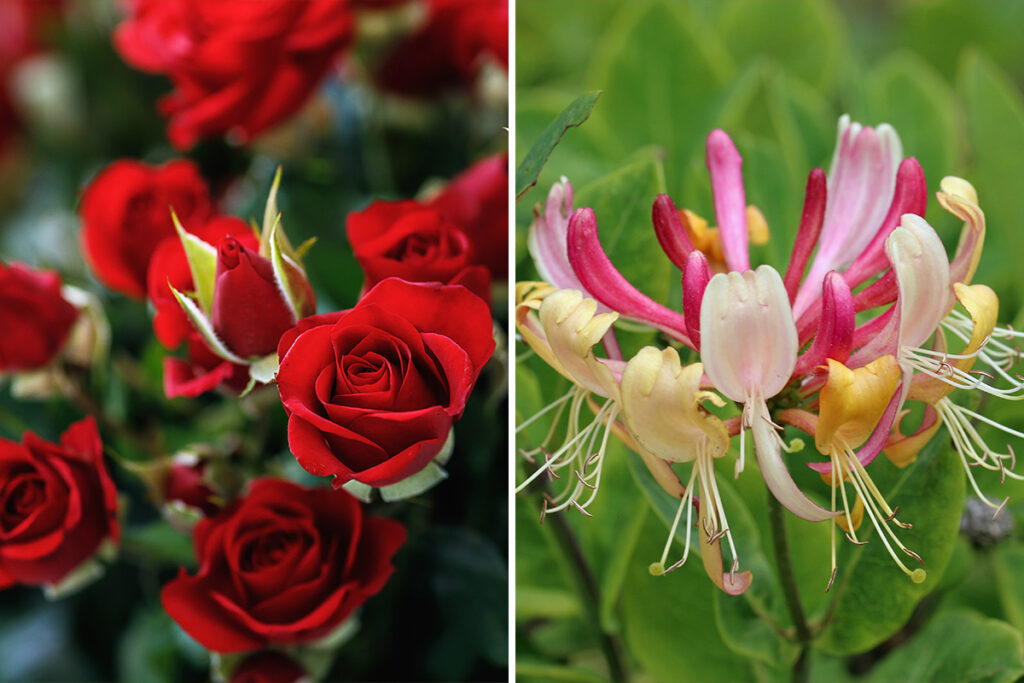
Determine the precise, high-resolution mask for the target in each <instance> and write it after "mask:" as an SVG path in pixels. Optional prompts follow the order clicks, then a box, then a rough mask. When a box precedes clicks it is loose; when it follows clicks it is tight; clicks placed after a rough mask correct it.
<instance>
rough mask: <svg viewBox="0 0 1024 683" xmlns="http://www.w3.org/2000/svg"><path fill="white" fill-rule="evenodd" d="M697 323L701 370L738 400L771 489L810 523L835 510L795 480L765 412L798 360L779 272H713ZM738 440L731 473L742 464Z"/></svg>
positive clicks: (760, 269) (766, 269)
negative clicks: (823, 505) (825, 506)
mask: <svg viewBox="0 0 1024 683" xmlns="http://www.w3.org/2000/svg"><path fill="white" fill-rule="evenodd" d="M700 329H701V357H702V359H703V361H704V371H705V372H706V373H707V375H708V377H709V378H710V379H711V382H712V384H713V385H714V386H715V388H716V389H717V390H718V391H720V392H721V393H723V394H725V395H726V396H728V397H729V398H731V399H732V400H734V401H737V402H739V403H742V404H743V422H742V427H741V430H745V429H747V428H749V429H750V430H751V431H752V432H753V436H754V450H755V453H756V454H757V461H758V465H759V466H760V468H761V474H762V476H763V477H764V480H765V484H767V486H768V488H769V490H771V492H772V494H773V495H774V496H775V497H776V498H778V500H779V502H780V503H782V504H783V505H784V506H786V508H788V509H789V510H790V511H791V512H792V513H793V514H795V515H797V516H798V517H802V518H804V519H807V520H810V521H813V522H820V521H823V520H826V519H829V518H830V517H833V516H834V515H833V514H832V513H830V512H829V511H827V510H824V509H823V508H821V507H820V506H819V505H817V504H816V503H815V502H813V501H812V500H811V499H809V498H808V497H807V496H806V495H804V493H803V492H802V491H800V489H799V488H797V485H796V484H795V483H794V482H793V478H792V477H791V476H790V474H789V470H787V469H786V464H785V462H783V460H782V439H781V438H780V437H779V435H778V434H777V433H776V432H775V427H774V424H773V422H772V420H771V416H770V415H769V413H768V405H767V403H766V400H767V399H769V398H771V397H773V396H775V395H776V394H777V393H779V392H780V391H782V389H783V387H785V386H786V384H787V383H788V382H789V377H790V375H791V374H792V372H793V367H794V365H795V364H796V352H797V338H796V325H795V324H794V323H793V313H792V311H791V309H790V307H789V296H788V295H787V293H786V288H785V286H784V285H783V284H782V278H781V277H779V274H778V273H777V272H776V271H775V269H774V268H771V267H770V266H760V267H758V269H757V270H756V271H752V270H748V271H746V272H744V273H728V274H725V273H719V274H718V275H716V276H714V277H713V278H711V282H709V283H708V286H707V289H706V290H705V292H704V300H703V302H702V303H701V313H700ZM742 434H743V431H741V437H742ZM740 443H741V446H740V459H739V461H738V462H737V463H736V474H737V476H738V475H739V473H740V472H742V471H743V458H744V453H743V451H744V448H743V442H742V440H741V442H740Z"/></svg>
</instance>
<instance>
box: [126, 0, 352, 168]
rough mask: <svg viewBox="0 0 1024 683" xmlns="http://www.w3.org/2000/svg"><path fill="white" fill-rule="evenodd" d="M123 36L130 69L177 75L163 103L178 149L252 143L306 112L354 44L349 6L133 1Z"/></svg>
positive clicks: (332, 2)
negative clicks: (232, 138)
mask: <svg viewBox="0 0 1024 683" xmlns="http://www.w3.org/2000/svg"><path fill="white" fill-rule="evenodd" d="M128 7H129V15H128V17H127V18H126V19H125V20H124V21H123V22H122V23H121V24H120V25H119V26H118V27H117V30H116V32H115V33H114V46H115V47H116V48H117V50H118V52H120V54H121V56H122V57H123V58H124V59H125V61H127V62H128V63H129V64H132V65H133V66H135V67H137V68H139V69H142V70H144V71H149V72H152V73H158V74H164V75H166V76H168V77H169V78H170V79H171V81H172V82H173V84H174V91H173V92H172V93H171V94H169V95H167V96H166V97H164V98H163V99H162V100H161V101H160V109H161V110H162V111H163V113H164V114H166V115H168V116H170V117H171V120H170V123H169V125H168V129H167V135H168V137H169V138H170V140H171V142H172V143H173V144H174V145H175V146H176V147H178V148H179V149H185V148H188V147H190V146H191V145H192V144H194V143H195V141H196V140H197V139H198V138H201V137H209V136H216V135H222V134H224V133H227V132H229V131H232V132H236V133H238V134H239V135H240V136H243V137H244V138H245V140H248V139H250V138H252V137H255V136H256V135H259V134H260V133H262V132H263V131H265V130H267V129H268V128H270V127H271V126H273V125H274V124H276V123H279V122H280V121H282V120H283V119H285V118H287V117H289V116H291V115H292V114H293V113H295V112H296V111H298V110H299V109H300V108H301V107H302V105H303V104H304V103H305V101H306V100H307V99H308V97H309V96H310V94H311V93H312V92H313V90H314V89H315V88H316V86H317V85H318V84H319V83H320V81H321V80H322V79H323V78H324V76H325V75H326V74H327V72H328V70H329V69H330V68H331V65H332V64H333V63H334V60H335V58H336V57H337V56H338V54H339V53H340V52H341V51H342V50H343V49H345V48H346V47H348V45H349V44H350V43H351V41H352V32H353V20H352V12H351V9H350V7H349V4H348V2H347V0H307V1H305V2H294V1H293V0H261V1H260V2H251V1H250V0H220V1H219V2H203V1H200V0H134V1H131V2H129V3H128Z"/></svg>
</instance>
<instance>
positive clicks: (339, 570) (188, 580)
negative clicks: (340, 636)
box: [160, 479, 405, 652]
mask: <svg viewBox="0 0 1024 683" xmlns="http://www.w3.org/2000/svg"><path fill="white" fill-rule="evenodd" d="M404 542H405V529H404V528H403V527H402V525H400V524H399V523H397V522H394V521H391V520H388V519H378V518H375V517H365V516H364V515H363V509H362V507H361V506H360V504H359V503H358V501H356V499H355V498H352V497H351V496H350V495H348V494H347V493H345V492H344V491H335V490H331V489H306V488H303V487H301V486H298V485H296V484H293V483H291V482H289V481H285V480H282V479H260V480H256V481H254V482H253V484H252V487H251V489H250V491H249V495H248V496H246V497H244V498H242V499H239V500H237V501H235V502H234V503H232V504H231V505H229V506H228V507H227V508H225V509H224V510H223V511H222V512H220V513H219V514H218V515H216V516H215V517H208V518H206V519H203V520H201V521H200V522H199V523H198V524H197V525H196V528H195V534H194V543H195V551H196V559H197V561H198V563H199V571H198V573H197V574H196V575H195V576H188V575H187V574H186V573H185V570H184V569H182V570H181V573H180V574H179V575H178V577H177V578H176V579H174V580H173V581H171V582H170V583H169V584H167V585H166V586H164V589H163V592H162V594H161V596H160V597H161V601H162V602H163V606H164V609H165V610H167V613H168V614H170V615H171V618H173V619H174V620H175V621H176V622H178V624H179V625H180V626H181V627H182V628H183V629H184V630H185V631H186V632H187V633H188V634H189V635H190V636H192V637H193V638H195V639H196V640H197V641H199V643H201V644H202V645H203V646H204V647H206V648H207V649H209V650H212V651H214V652H241V651H245V650H255V649H259V648H262V647H265V646H267V645H270V644H274V643H279V644H293V643H303V642H309V641H314V640H318V639H320V638H323V637H324V636H326V635H328V634H329V633H331V631H333V630H334V629H335V628H336V627H337V626H338V625H339V624H340V623H341V622H342V621H344V619H345V618H346V617H348V616H349V614H351V613H352V610H354V609H355V608H356V607H358V606H359V605H361V604H362V603H363V602H364V601H365V600H366V599H367V598H368V597H370V596H371V595H374V594H375V593H377V592H378V591H380V589H381V588H382V587H383V586H384V583H385V582H386V581H387V579H388V577H389V576H390V575H391V572H392V569H393V567H392V566H391V557H392V556H393V555H394V554H395V552H396V551H397V550H398V548H399V547H400V546H401V545H402V543H404Z"/></svg>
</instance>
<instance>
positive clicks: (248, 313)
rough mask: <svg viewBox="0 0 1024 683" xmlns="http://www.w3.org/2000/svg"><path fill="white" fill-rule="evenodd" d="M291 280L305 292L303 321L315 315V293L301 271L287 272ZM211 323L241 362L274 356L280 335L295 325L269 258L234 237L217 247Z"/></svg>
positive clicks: (289, 270) (302, 294)
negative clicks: (250, 358) (239, 357)
mask: <svg viewBox="0 0 1024 683" xmlns="http://www.w3.org/2000/svg"><path fill="white" fill-rule="evenodd" d="M288 275H289V276H290V280H291V283H292V285H293V287H295V289H296V290H298V291H300V292H301V294H300V300H301V301H302V307H301V308H300V310H299V314H300V316H302V317H305V316H307V315H310V314H311V313H313V312H314V311H315V310H316V299H315V297H314V295H313V289H312V288H311V287H310V286H309V282H308V281H307V280H306V278H305V277H303V276H302V274H301V273H299V272H298V271H297V270H295V269H288ZM212 321H213V330H214V332H216V333H217V336H219V337H220V338H221V340H222V341H223V342H224V344H225V345H226V346H227V347H228V349H230V350H231V351H232V352H233V353H235V354H237V355H239V356H241V357H242V358H249V357H253V356H265V355H267V354H268V353H273V352H274V350H276V349H277V342H278V340H280V339H281V335H282V334H283V333H284V332H285V330H287V329H289V328H291V327H293V326H294V325H295V322H296V320H295V316H294V314H293V313H292V308H291V305H290V304H289V302H288V301H287V300H286V298H285V297H284V296H283V295H282V294H281V290H280V289H279V288H278V286H277V282H276V280H275V278H274V267H273V265H271V263H270V259H267V258H264V257H262V256H260V255H259V254H257V253H256V252H254V251H253V250H252V249H249V248H248V247H246V246H245V245H243V244H241V243H240V242H239V241H238V240H236V239H235V238H233V237H225V238H224V239H222V240H221V242H220V244H219V245H218V247H217V275H216V284H215V285H214V288H213V316H212Z"/></svg>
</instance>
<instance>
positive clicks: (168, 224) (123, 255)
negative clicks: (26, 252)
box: [79, 159, 211, 298]
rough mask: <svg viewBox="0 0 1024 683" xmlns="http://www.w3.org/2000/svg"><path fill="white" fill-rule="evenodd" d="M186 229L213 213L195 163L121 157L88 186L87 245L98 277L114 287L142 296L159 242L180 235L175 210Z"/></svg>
mask: <svg viewBox="0 0 1024 683" xmlns="http://www.w3.org/2000/svg"><path fill="white" fill-rule="evenodd" d="M171 208H173V209H174V211H175V213H177V215H178V218H179V219H180V220H181V223H182V225H184V226H185V227H186V229H192V227H193V226H194V225H198V224H202V223H203V222H204V221H206V219H207V218H208V217H209V216H210V213H211V206H210V194H209V191H208V190H207V187H206V183H205V182H204V181H203V179H202V177H201V176H200V175H199V169H198V168H196V165H195V164H193V163H192V162H191V161H184V160H177V161H171V162H168V163H166V164H164V165H162V166H149V165H147V164H143V163H140V162H138V161H131V160H127V159H124V160H120V161H115V162H114V163H112V164H110V165H109V166H107V167H106V168H104V169H103V170H102V171H100V172H99V174H97V176H96V177H95V178H94V179H93V180H92V182H91V183H89V186H88V187H86V188H85V193H84V194H83V196H82V205H81V207H80V209H79V211H80V213H81V216H82V249H83V251H84V253H85V257H86V260H87V261H88V262H89V266H90V267H91V268H92V271H93V273H95V275H96V277H97V278H98V279H99V280H100V282H102V283H103V284H105V285H106V286H107V287H110V288H111V289H113V290H115V291H118V292H121V293H122V294H127V295H128V296H133V297H138V298H142V297H144V296H145V295H146V271H147V269H148V268H149V261H150V259H151V258H152V256H153V252H154V251H156V248H157V245H159V244H160V242H161V241H162V240H163V239H164V238H166V237H170V236H172V235H174V234H175V232H174V223H173V222H172V221H171V212H170V209H171Z"/></svg>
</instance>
